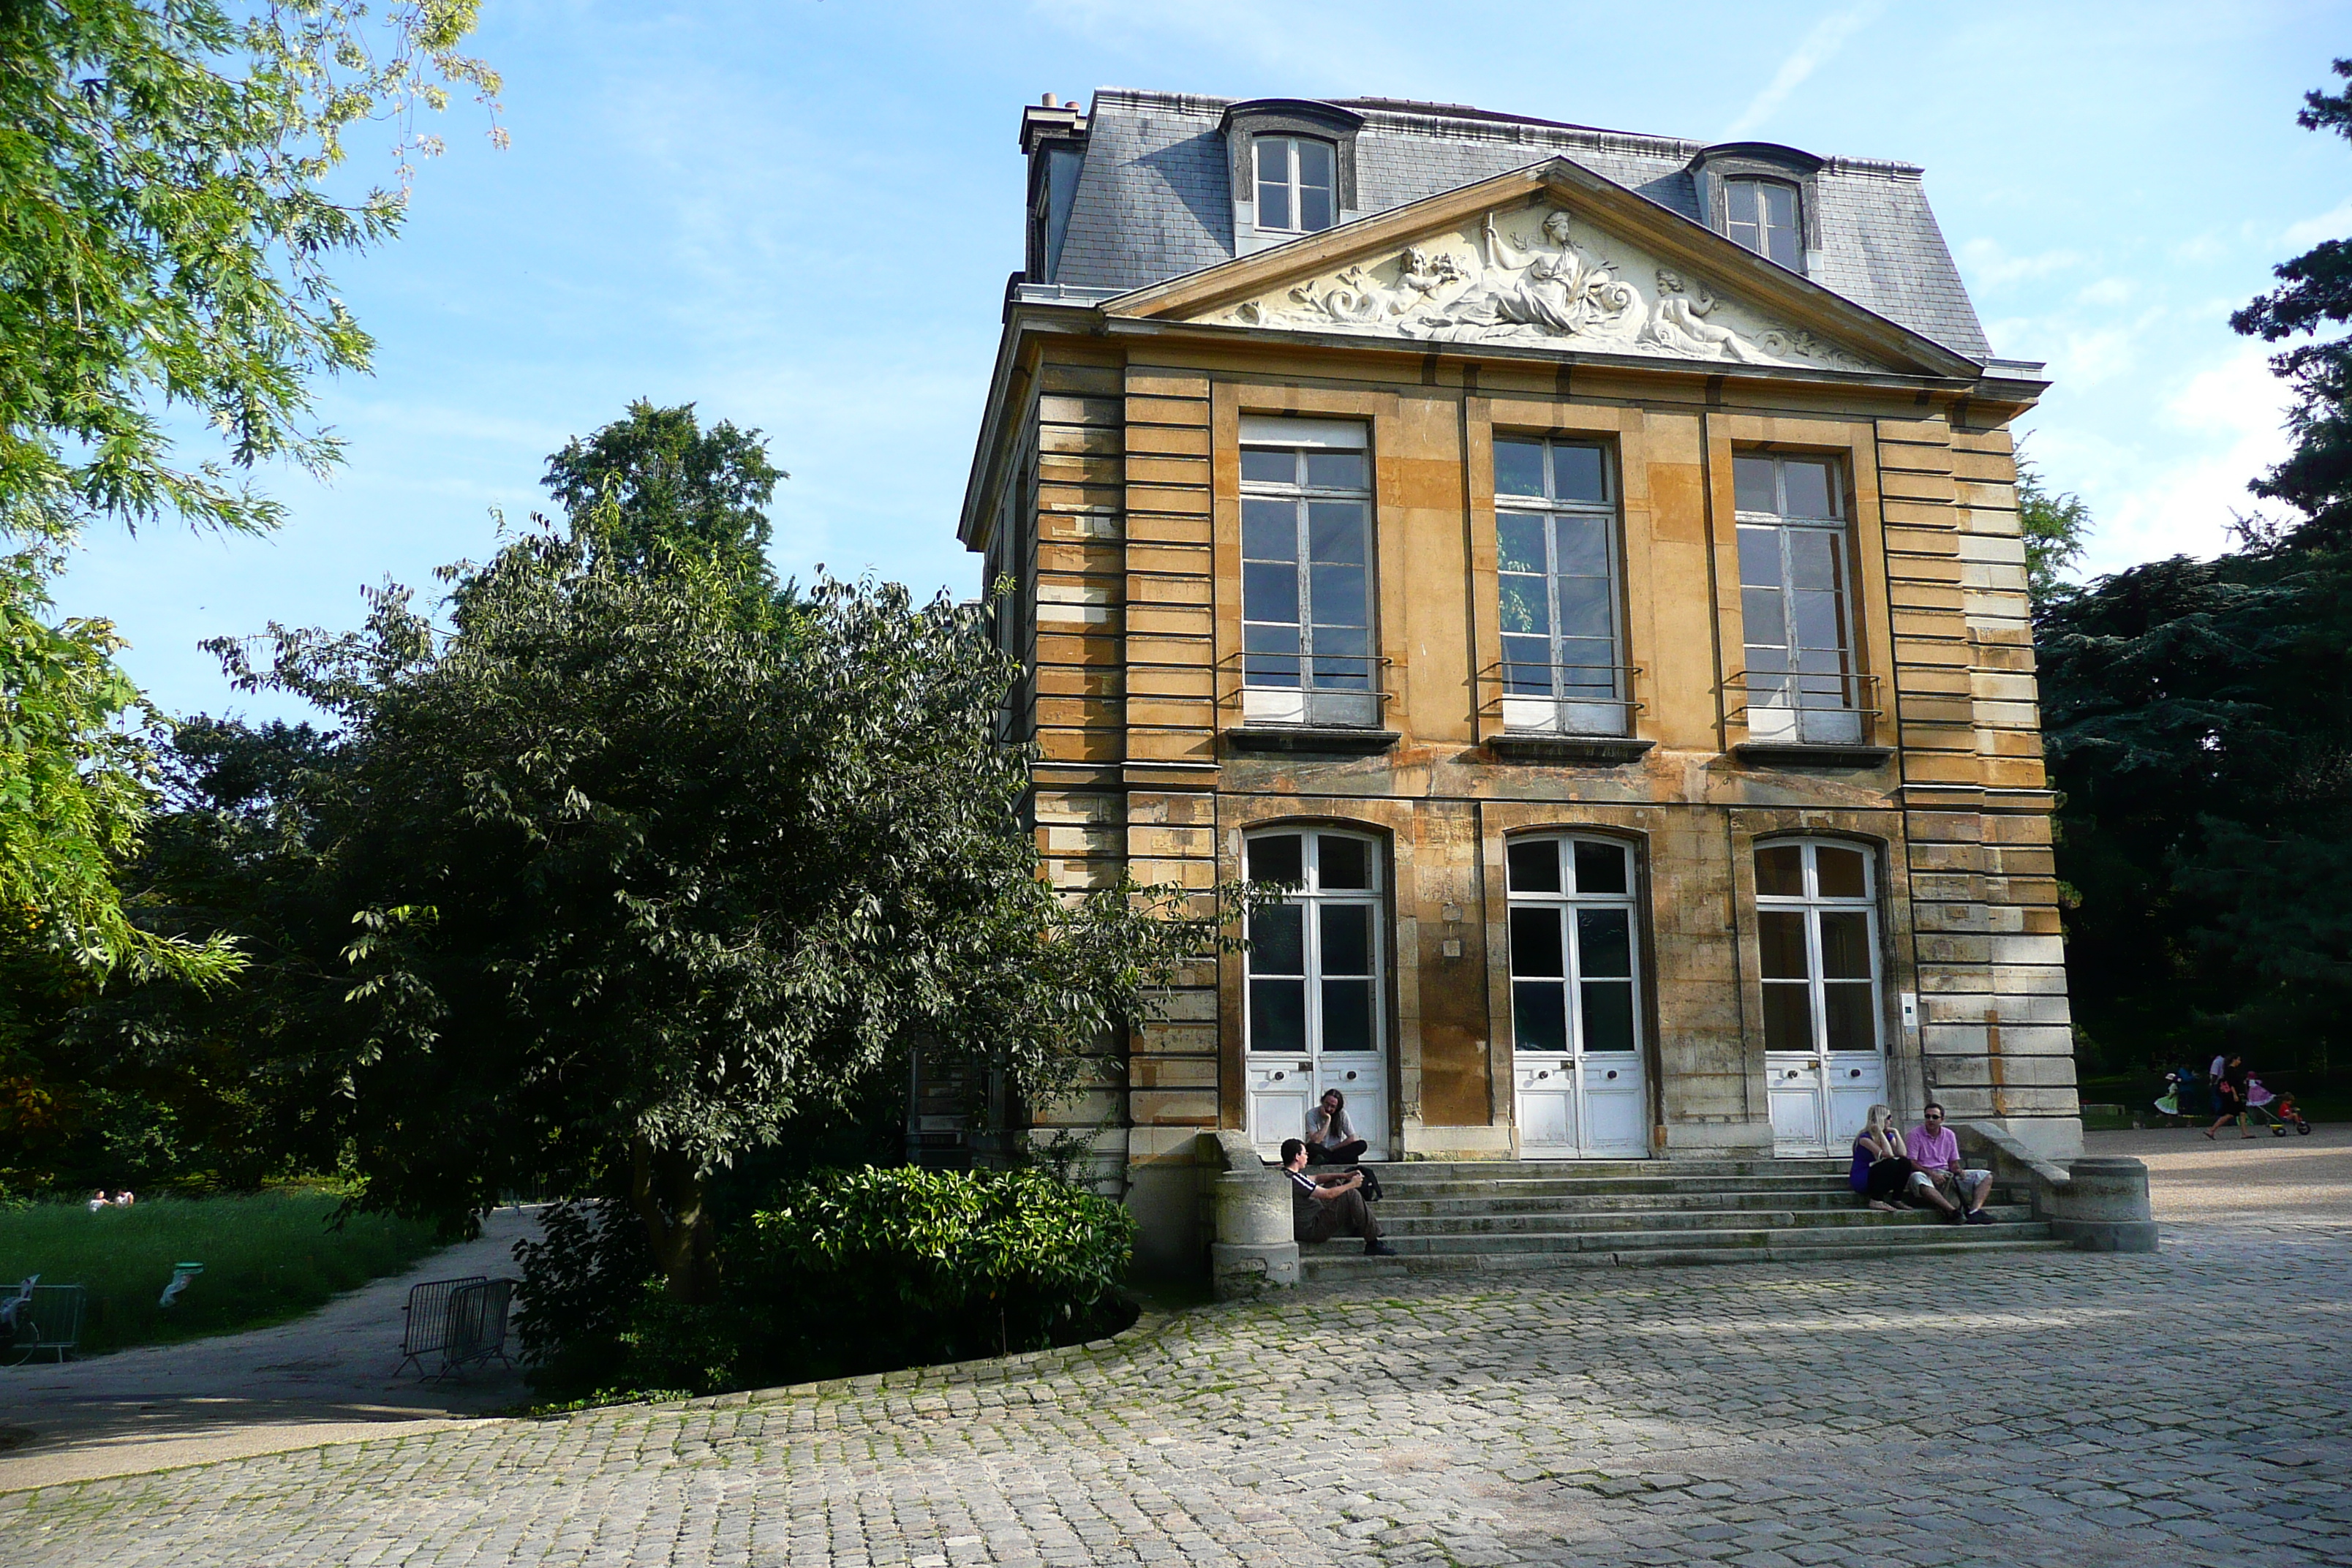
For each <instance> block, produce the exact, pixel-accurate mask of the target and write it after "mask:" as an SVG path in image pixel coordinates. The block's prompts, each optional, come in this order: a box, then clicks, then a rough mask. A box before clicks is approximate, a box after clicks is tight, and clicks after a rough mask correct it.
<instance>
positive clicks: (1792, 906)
mask: <svg viewBox="0 0 2352 1568" xmlns="http://www.w3.org/2000/svg"><path fill="white" fill-rule="evenodd" d="M1790 848H1796V849H1801V850H1803V851H1804V861H1805V882H1804V886H1805V890H1804V891H1803V892H1802V893H1767V892H1765V891H1764V890H1763V885H1762V878H1761V875H1760V871H1759V870H1758V868H1756V867H1755V866H1754V865H1753V863H1752V859H1751V865H1750V873H1751V875H1755V876H1756V877H1757V879H1758V881H1757V890H1756V911H1757V914H1758V915H1759V921H1758V938H1757V940H1758V943H1759V952H1760V951H1761V943H1762V940H1763V939H1762V921H1761V919H1760V917H1761V916H1763V915H1765V914H1768V913H1771V914H1796V915H1800V916H1801V917H1802V918H1803V920H1804V922H1805V976H1804V979H1803V980H1802V981H1797V980H1791V979H1769V978H1763V979H1762V984H1763V985H1764V986H1765V988H1766V994H1767V996H1768V998H1769V994H1770V988H1771V987H1773V986H1776V985H1779V986H1792V985H1797V984H1802V985H1803V986H1804V987H1805V992H1806V1005H1807V1007H1808V1009H1809V1010H1810V1013H1811V1023H1812V1031H1811V1032H1812V1038H1811V1040H1809V1041H1807V1042H1806V1043H1805V1044H1804V1046H1802V1047H1794V1048H1793V1049H1792V1047H1789V1046H1787V1045H1782V1046H1780V1047H1774V1046H1773V1045H1772V1044H1771V1043H1770V1041H1769V1037H1768V1039H1767V1040H1766V1043H1765V1049H1766V1050H1768V1051H1778V1052H1782V1053H1789V1054H1810V1055H1812V1056H1814V1057H1818V1058H1823V1059H1826V1058H1828V1057H1829V1056H1830V1055H1832V1051H1831V1047H1830V1043H1829V1027H1830V1024H1829V994H1828V993H1829V987H1830V986H1831V985H1832V984H1835V985H1840V986H1857V985H1861V984H1864V982H1862V981H1857V980H1851V979H1841V980H1835V981H1832V979H1830V978H1829V976H1828V975H1827V973H1825V972H1824V971H1825V969H1826V966H1825V965H1824V964H1823V963H1822V916H1823V915H1824V914H1832V913H1836V914H1859V915H1861V916H1862V917H1863V933H1864V942H1865V944H1866V948H1867V951H1868V952H1869V954H1870V978H1869V980H1868V982H1867V984H1868V987H1869V995H1870V1043H1869V1045H1868V1046H1866V1047H1858V1048H1857V1047H1849V1050H1855V1051H1858V1050H1868V1051H1871V1052H1874V1053H1884V1051H1885V1048H1886V1017H1885V1014H1886V994H1885V962H1884V960H1883V958H1882V956H1881V954H1880V952H1879V920H1878V857H1877V856H1876V855H1875V854H1874V853H1873V851H1872V849H1871V847H1870V846H1868V845H1864V844H1856V843H1854V842H1853V841H1851V840H1849V839H1841V838H1766V839H1759V840H1758V841H1757V842H1756V843H1755V845H1754V846H1753V847H1751V850H1750V854H1751V857H1755V856H1761V855H1762V854H1763V853H1764V852H1765V851H1766V850H1768V849H1790ZM1823 849H1835V850H1840V851H1842V852H1843V853H1845V854H1849V855H1858V856H1860V857H1861V858H1862V893H1861V895H1860V896H1859V897H1851V896H1845V895H1833V894H1824V893H1823V892H1822V890H1821V869H1820V852H1821V851H1822V850H1823ZM1758 974H1759V978H1761V977H1762V964H1761V963H1760V962H1759V964H1758ZM1770 1016H1771V1009H1770V1007H1769V1005H1768V1006H1767V1007H1766V1009H1765V1017H1766V1018H1768V1019H1769V1017H1770Z"/></svg>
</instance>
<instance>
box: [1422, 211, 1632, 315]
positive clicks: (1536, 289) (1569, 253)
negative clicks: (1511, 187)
mask: <svg viewBox="0 0 2352 1568" xmlns="http://www.w3.org/2000/svg"><path fill="white" fill-rule="evenodd" d="M1543 238H1544V239H1546V240H1549V242H1550V243H1551V244H1553V245H1555V246H1557V247H1559V248H1558V249H1557V250H1546V249H1544V248H1542V247H1541V246H1540V245H1538V246H1529V247H1521V246H1519V245H1518V244H1517V243H1516V242H1514V241H1513V240H1512V239H1511V238H1510V237H1509V236H1507V235H1506V234H1504V233H1502V232H1501V231H1500V230H1498V229H1497V228H1496V226H1495V220H1494V218H1493V217H1492V216H1488V218H1487V219H1486V273H1485V276H1484V277H1482V278H1481V279H1480V280H1479V281H1478V282H1477V284H1476V285H1475V286H1474V287H1473V288H1472V289H1470V291H1469V292H1467V293H1465V294H1464V295H1463V296H1462V297H1461V298H1460V299H1458V300H1454V302H1453V303H1452V304H1450V305H1447V306H1446V307H1444V309H1443V310H1437V311H1434V312H1433V313H1432V314H1430V315H1428V316H1426V317H1423V318H1422V319H1421V320H1419V321H1408V322H1405V323H1402V327H1403V330H1404V331H1407V332H1409V333H1411V334H1412V335H1413V336H1415V337H1429V338H1440V339H1444V340H1447V341H1454V340H1459V339H1465V338H1475V337H1484V336H1486V335H1487V334H1489V333H1491V332H1494V331H1509V330H1510V329H1512V328H1514V327H1528V328H1533V329H1534V330H1536V331H1539V332H1544V333H1547V334H1549V335H1551V336H1555V337H1574V336H1576V335H1577V334H1578V333H1580V332H1586V331H1591V330H1593V329H1594V328H1596V327H1601V326H1605V325H1608V324H1610V323H1612V322H1613V321H1615V320H1616V319H1617V318H1619V317H1621V316H1622V315H1623V314H1624V312H1625V311H1626V310H1627V309H1628V308H1630V307H1631V306H1632V305H1633V304H1634V303H1635V302H1636V300H1637V296H1636V295H1635V294H1634V292H1633V289H1629V288H1627V287H1626V286H1625V285H1624V284H1622V283H1621V282H1619V281H1618V280H1617V279H1614V278H1612V277H1611V276H1610V275H1609V267H1608V264H1607V263H1606V262H1598V261H1594V260H1592V259H1591V258H1588V257H1587V256H1586V255H1585V254H1584V253H1583V252H1582V251H1580V250H1579V249H1577V247H1576V245H1575V243H1574V242H1573V241H1572V240H1571V239H1570V226H1569V216H1568V214H1566V213H1564V212H1554V213H1553V214H1552V215H1551V216H1549V217H1547V218H1545V219H1544V223H1543ZM1515 254H1516V255H1519V256H1525V257H1527V258H1528V259H1527V260H1525V261H1519V262H1516V263H1515V262H1513V261H1511V260H1510V259H1508V258H1509V257H1511V256H1512V255H1515Z"/></svg>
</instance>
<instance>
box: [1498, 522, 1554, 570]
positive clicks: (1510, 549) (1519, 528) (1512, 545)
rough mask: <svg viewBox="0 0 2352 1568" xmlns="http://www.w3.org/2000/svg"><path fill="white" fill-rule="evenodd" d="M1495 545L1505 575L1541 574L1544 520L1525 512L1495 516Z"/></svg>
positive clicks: (1542, 567) (1543, 568)
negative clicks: (1520, 573) (1507, 573)
mask: <svg viewBox="0 0 2352 1568" xmlns="http://www.w3.org/2000/svg"><path fill="white" fill-rule="evenodd" d="M1495 542H1496V545H1497V546H1498V547H1499V550H1500V560H1501V563H1502V569H1503V570H1504V571H1506V572H1541V571H1544V570H1545V569H1546V568H1545V563H1544V520H1543V519H1542V518H1541V517H1530V516H1528V514H1527V513H1526V512H1521V511H1505V512H1497V513H1496V514H1495Z"/></svg>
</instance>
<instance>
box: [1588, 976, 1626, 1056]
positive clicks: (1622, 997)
mask: <svg viewBox="0 0 2352 1568" xmlns="http://www.w3.org/2000/svg"><path fill="white" fill-rule="evenodd" d="M1577 989H1578V991H1579V992H1580V997H1579V1000H1580V1002H1581V1003H1582V1004H1583V1006H1582V1009H1581V1010H1582V1012H1583V1014H1584V1016H1583V1019H1582V1020H1581V1021H1582V1023H1583V1025H1584V1048H1585V1049H1586V1050H1588V1051H1630V1050H1632V1049H1633V986H1632V985H1630V984H1626V983H1624V982H1622V981H1601V982H1599V983H1595V982H1592V981H1590V980H1588V981H1586V982H1585V983H1584V984H1582V985H1580V986H1579V987H1578V988H1577Z"/></svg>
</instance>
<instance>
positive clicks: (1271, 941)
mask: <svg viewBox="0 0 2352 1568" xmlns="http://www.w3.org/2000/svg"><path fill="white" fill-rule="evenodd" d="M1283 880H1286V881H1287V880H1289V879H1288V878H1284V879H1283ZM1249 933H1250V952H1249V967H1250V973H1252V974H1304V973H1307V913H1306V910H1305V909H1304V908H1303V907H1302V906H1300V905H1297V904H1268V905H1266V906H1265V908H1263V909H1260V910H1253V911H1252V912H1251V914H1250V922H1249Z"/></svg>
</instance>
